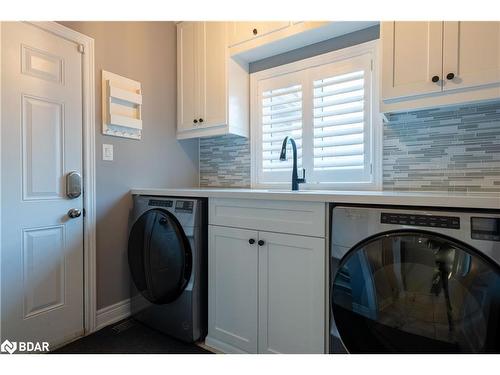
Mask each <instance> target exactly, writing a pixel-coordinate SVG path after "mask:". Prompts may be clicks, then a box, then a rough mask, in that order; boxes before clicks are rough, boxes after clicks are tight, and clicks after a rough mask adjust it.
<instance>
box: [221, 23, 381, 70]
mask: <svg viewBox="0 0 500 375" xmlns="http://www.w3.org/2000/svg"><path fill="white" fill-rule="evenodd" d="M378 24H379V22H374V21H335V22H321V21H314V22H312V21H282V22H229V47H230V48H229V54H230V55H231V56H232V57H236V58H238V59H239V60H241V61H245V62H254V61H258V60H261V59H265V58H267V57H270V56H275V55H278V54H281V53H284V52H287V51H291V50H294V49H297V48H301V47H305V46H307V45H310V44H314V43H318V42H321V41H324V40H327V39H331V38H335V37H338V36H341V35H345V34H349V33H352V32H354V31H358V30H362V29H366V28H368V27H370V26H375V25H378Z"/></svg>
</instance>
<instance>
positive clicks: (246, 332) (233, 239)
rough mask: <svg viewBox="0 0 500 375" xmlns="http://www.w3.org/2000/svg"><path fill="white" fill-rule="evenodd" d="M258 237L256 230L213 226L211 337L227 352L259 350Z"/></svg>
mask: <svg viewBox="0 0 500 375" xmlns="http://www.w3.org/2000/svg"><path fill="white" fill-rule="evenodd" d="M250 239H254V241H255V243H254V244H253V245H251V244H250V243H249V240H250ZM257 240H258V233H257V232H256V231H251V230H245V229H236V228H227V227H220V226H214V225H210V226H209V248H210V250H209V260H208V263H209V268H208V273H209V282H208V294H209V296H208V298H209V311H208V319H209V321H208V324H209V330H210V334H209V337H210V339H211V340H212V343H211V344H212V345H213V346H215V347H218V348H219V349H221V350H223V351H226V350H228V349H227V348H226V347H225V344H226V345H229V346H230V347H231V348H234V349H236V351H238V350H239V351H241V352H246V353H256V352H257V313H258V310H257V303H258V302H257V290H258V284H257V277H258V268H257V267H258V264H257V260H258V249H257ZM210 339H207V344H210Z"/></svg>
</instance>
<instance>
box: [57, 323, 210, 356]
mask: <svg viewBox="0 0 500 375" xmlns="http://www.w3.org/2000/svg"><path fill="white" fill-rule="evenodd" d="M53 353H54V354H210V352H209V351H207V350H205V349H203V348H200V347H199V346H197V345H195V344H187V343H185V342H182V341H179V340H176V339H174V338H172V337H169V336H167V335H165V334H163V333H161V332H159V331H156V330H154V329H151V328H149V327H147V326H145V325H143V324H142V323H140V322H138V321H136V320H133V319H126V320H122V321H121V322H118V323H115V324H113V325H110V326H108V327H105V328H103V329H101V330H99V331H97V332H95V333H93V334H91V335H89V336H86V337H82V338H81V339H78V340H76V341H73V342H72V343H70V344H68V345H66V346H63V347H61V348H59V349H57V350H55V351H54V352H53Z"/></svg>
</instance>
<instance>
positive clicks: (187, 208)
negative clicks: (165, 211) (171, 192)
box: [175, 201, 194, 214]
mask: <svg viewBox="0 0 500 375" xmlns="http://www.w3.org/2000/svg"><path fill="white" fill-rule="evenodd" d="M193 205H194V202H193V201H176V202H175V212H184V213H188V214H192V213H193Z"/></svg>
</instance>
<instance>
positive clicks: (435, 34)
mask: <svg viewBox="0 0 500 375" xmlns="http://www.w3.org/2000/svg"><path fill="white" fill-rule="evenodd" d="M442 33H443V23H442V22H391V23H384V24H383V48H384V50H383V58H384V64H383V76H384V79H385V80H384V84H383V87H382V88H383V97H384V99H391V98H398V97H404V96H412V95H419V94H428V93H432V92H440V91H441V84H440V83H439V82H440V76H441V65H442V59H443V56H442V48H443V46H442V37H441V35H442ZM432 77H436V78H437V80H436V78H435V79H433V78H432ZM434 80H436V82H434Z"/></svg>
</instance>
